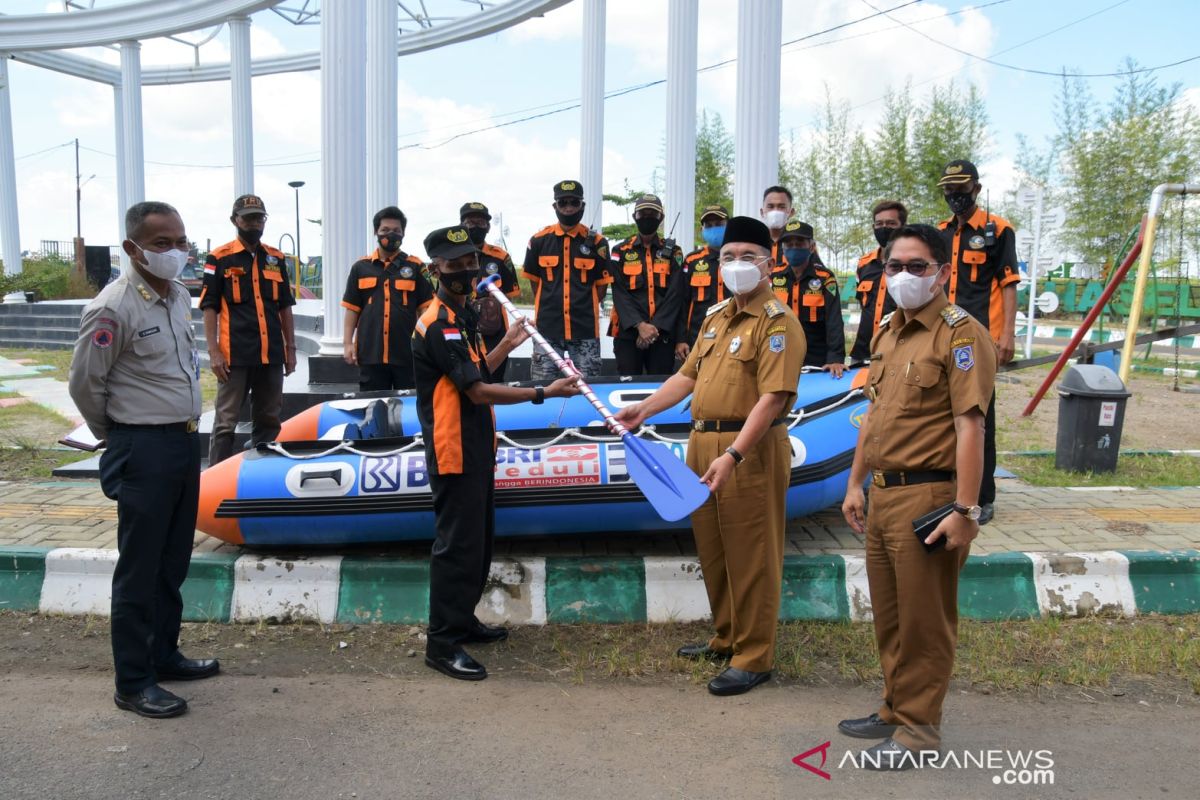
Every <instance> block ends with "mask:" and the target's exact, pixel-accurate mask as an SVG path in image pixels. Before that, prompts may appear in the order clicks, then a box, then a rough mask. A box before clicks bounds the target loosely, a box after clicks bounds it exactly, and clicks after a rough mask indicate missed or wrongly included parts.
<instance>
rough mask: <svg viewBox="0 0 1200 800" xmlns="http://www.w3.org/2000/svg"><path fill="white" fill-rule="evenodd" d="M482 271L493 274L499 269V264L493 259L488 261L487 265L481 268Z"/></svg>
mask: <svg viewBox="0 0 1200 800" xmlns="http://www.w3.org/2000/svg"><path fill="white" fill-rule="evenodd" d="M483 271H484V272H486V273H487V274H488V275H495V274H496V273H497V272H499V271H500V265H499V264H497V263H496V262H495V261H489V262H488V265H487V266H486V267H484V268H483Z"/></svg>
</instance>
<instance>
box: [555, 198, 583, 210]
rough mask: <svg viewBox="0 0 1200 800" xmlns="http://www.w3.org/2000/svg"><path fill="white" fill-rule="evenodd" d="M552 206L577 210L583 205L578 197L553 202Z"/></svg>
mask: <svg viewBox="0 0 1200 800" xmlns="http://www.w3.org/2000/svg"><path fill="white" fill-rule="evenodd" d="M554 205H556V206H558V207H559V208H579V207H580V206H581V205H583V201H582V200H580V199H579V198H578V197H564V198H562V199H560V200H558V201H557V202H555V204H554Z"/></svg>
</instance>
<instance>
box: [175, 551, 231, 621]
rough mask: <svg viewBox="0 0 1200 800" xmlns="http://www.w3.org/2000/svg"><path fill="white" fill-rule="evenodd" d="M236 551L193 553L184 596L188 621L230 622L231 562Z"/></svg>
mask: <svg viewBox="0 0 1200 800" xmlns="http://www.w3.org/2000/svg"><path fill="white" fill-rule="evenodd" d="M237 560H238V555H237V554H236V553H194V554H193V555H192V563H191V565H190V566H189V567H188V574H187V580H185V581H184V582H183V587H182V589H180V593H181V594H182V595H183V618H184V620H185V621H187V622H229V610H230V608H231V607H232V605H233V563H234V562H235V561H237Z"/></svg>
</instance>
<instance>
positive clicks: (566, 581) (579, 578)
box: [546, 558, 646, 623]
mask: <svg viewBox="0 0 1200 800" xmlns="http://www.w3.org/2000/svg"><path fill="white" fill-rule="evenodd" d="M546 621H547V622H551V623H554V622H568V623H569V622H645V621H646V567H645V561H644V560H643V559H641V558H547V559H546Z"/></svg>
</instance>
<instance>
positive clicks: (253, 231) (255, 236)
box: [238, 228, 263, 244]
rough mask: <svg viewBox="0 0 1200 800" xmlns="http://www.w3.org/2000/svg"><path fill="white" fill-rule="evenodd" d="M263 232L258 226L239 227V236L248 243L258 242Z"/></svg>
mask: <svg viewBox="0 0 1200 800" xmlns="http://www.w3.org/2000/svg"><path fill="white" fill-rule="evenodd" d="M262 235H263V232H262V231H260V230H259V229H258V228H238V236H239V237H240V238H241V240H242V241H243V242H245V243H246V244H258V243H259V241H260V240H261V239H262Z"/></svg>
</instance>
